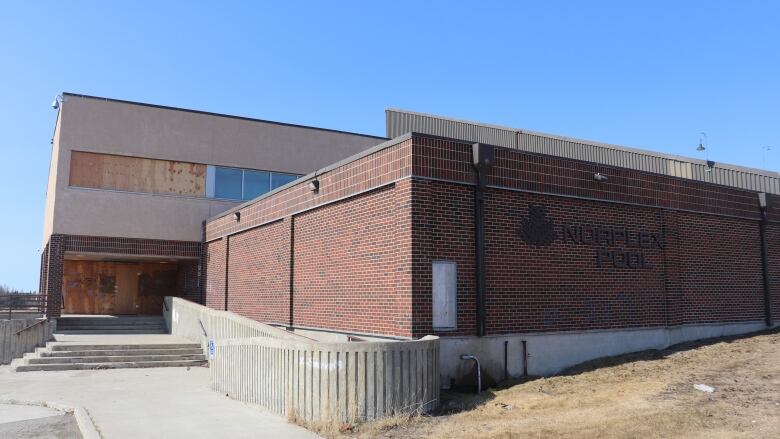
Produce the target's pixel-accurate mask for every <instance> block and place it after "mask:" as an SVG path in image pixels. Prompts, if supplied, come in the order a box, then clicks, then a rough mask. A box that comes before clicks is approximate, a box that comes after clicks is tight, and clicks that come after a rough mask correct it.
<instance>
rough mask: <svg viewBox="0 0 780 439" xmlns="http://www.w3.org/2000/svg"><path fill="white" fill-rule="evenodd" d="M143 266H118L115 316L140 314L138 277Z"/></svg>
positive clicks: (119, 264) (118, 264)
mask: <svg viewBox="0 0 780 439" xmlns="http://www.w3.org/2000/svg"><path fill="white" fill-rule="evenodd" d="M140 265H141V264H121V263H117V264H116V302H115V305H114V314H138V307H137V305H138V276H139V275H140V270H141V266H140Z"/></svg>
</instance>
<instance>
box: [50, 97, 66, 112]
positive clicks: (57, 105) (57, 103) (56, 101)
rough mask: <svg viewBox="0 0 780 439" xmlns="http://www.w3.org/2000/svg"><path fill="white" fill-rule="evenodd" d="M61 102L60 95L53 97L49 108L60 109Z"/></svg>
mask: <svg viewBox="0 0 780 439" xmlns="http://www.w3.org/2000/svg"><path fill="white" fill-rule="evenodd" d="M62 102H63V98H62V95H57V96H54V100H53V101H51V108H53V109H55V110H58V109H59V108H60V103H62Z"/></svg>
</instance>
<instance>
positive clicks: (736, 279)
mask: <svg viewBox="0 0 780 439" xmlns="http://www.w3.org/2000/svg"><path fill="white" fill-rule="evenodd" d="M679 217H680V218H679V224H678V231H679V241H678V244H679V248H678V252H679V255H680V268H679V269H680V288H681V291H682V292H683V294H682V300H681V307H680V308H681V312H682V320H683V322H684V323H714V322H736V321H745V320H762V319H763V318H764V286H763V279H762V270H761V241H760V237H759V227H758V221H750V220H739V219H733V218H725V217H716V216H711V215H699V214H691V213H680V214H679Z"/></svg>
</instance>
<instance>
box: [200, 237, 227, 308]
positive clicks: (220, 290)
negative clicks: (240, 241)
mask: <svg viewBox="0 0 780 439" xmlns="http://www.w3.org/2000/svg"><path fill="white" fill-rule="evenodd" d="M227 240H228V238H227V237H225V238H222V239H219V240H217V241H211V242H207V243H206V244H204V246H203V247H204V256H203V260H204V261H205V262H204V263H203V265H204V267H205V270H204V272H205V275H204V277H205V278H206V280H205V282H204V283H203V284H204V285H205V287H206V294H205V295H206V298H205V304H206V306H208V307H209V308H214V309H221V310H224V309H225V275H226V272H225V268H226V267H227V260H226V258H227Z"/></svg>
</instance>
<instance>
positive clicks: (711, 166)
mask: <svg viewBox="0 0 780 439" xmlns="http://www.w3.org/2000/svg"><path fill="white" fill-rule="evenodd" d="M713 167H715V162H713V161H712V160H707V169H705V170H704V172H712V168H713Z"/></svg>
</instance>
